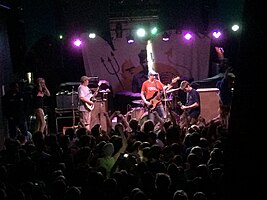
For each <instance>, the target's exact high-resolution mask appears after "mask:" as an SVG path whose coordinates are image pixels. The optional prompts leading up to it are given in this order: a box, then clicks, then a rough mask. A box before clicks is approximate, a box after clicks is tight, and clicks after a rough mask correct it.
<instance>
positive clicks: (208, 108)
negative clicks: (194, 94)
mask: <svg viewBox="0 0 267 200" xmlns="http://www.w3.org/2000/svg"><path fill="white" fill-rule="evenodd" d="M197 91H198V92H199V96H200V105H201V111H200V115H201V116H202V117H204V118H205V120H206V122H208V121H210V120H211V119H213V118H214V117H216V116H218V114H219V112H218V111H219V89H218V88H199V89H197Z"/></svg>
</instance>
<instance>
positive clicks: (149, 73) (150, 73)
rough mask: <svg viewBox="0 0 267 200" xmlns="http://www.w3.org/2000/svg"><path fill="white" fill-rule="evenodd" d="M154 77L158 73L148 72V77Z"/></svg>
mask: <svg viewBox="0 0 267 200" xmlns="http://www.w3.org/2000/svg"><path fill="white" fill-rule="evenodd" d="M153 75H157V73H156V72H154V71H150V72H148V76H153Z"/></svg>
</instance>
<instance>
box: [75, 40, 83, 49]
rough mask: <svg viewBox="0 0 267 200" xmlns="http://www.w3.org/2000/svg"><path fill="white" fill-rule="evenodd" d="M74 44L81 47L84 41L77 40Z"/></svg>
mask: <svg viewBox="0 0 267 200" xmlns="http://www.w3.org/2000/svg"><path fill="white" fill-rule="evenodd" d="M73 44H74V45H75V46H76V47H79V46H81V44H82V41H81V40H80V39H76V40H75V41H74V42H73Z"/></svg>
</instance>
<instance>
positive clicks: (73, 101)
mask: <svg viewBox="0 0 267 200" xmlns="http://www.w3.org/2000/svg"><path fill="white" fill-rule="evenodd" d="M56 101H57V108H58V109H71V108H72V107H73V108H77V106H78V94H76V93H73V94H71V93H69V94H57V95H56Z"/></svg>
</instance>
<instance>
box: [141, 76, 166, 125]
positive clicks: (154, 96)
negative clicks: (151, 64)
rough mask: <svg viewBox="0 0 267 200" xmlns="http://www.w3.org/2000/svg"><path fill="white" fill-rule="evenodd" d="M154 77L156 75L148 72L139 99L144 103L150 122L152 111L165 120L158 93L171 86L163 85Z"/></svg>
mask: <svg viewBox="0 0 267 200" xmlns="http://www.w3.org/2000/svg"><path fill="white" fill-rule="evenodd" d="M156 76H158V74H157V73H155V72H149V73H148V80H146V81H145V82H144V83H143V84H142V88H141V98H142V100H143V101H144V103H145V106H146V108H147V110H148V116H149V119H151V120H154V115H153V113H152V112H153V111H156V112H158V114H159V116H160V117H162V118H166V113H165V111H164V107H163V104H162V102H161V100H160V92H161V91H163V90H168V89H170V88H171V85H164V84H163V83H162V82H161V81H160V80H158V79H157V78H156Z"/></svg>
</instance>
